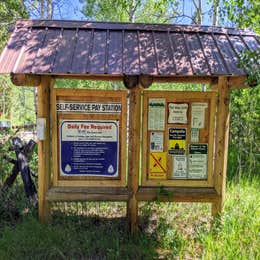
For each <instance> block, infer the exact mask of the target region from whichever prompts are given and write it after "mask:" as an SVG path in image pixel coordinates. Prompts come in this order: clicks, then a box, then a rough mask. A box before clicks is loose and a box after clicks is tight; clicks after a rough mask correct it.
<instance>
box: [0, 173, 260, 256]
mask: <svg viewBox="0 0 260 260" xmlns="http://www.w3.org/2000/svg"><path fill="white" fill-rule="evenodd" d="M259 184H260V178H259V177H254V178H251V179H243V178H242V179H241V180H240V182H239V183H238V182H235V181H233V182H231V183H229V184H228V186H227V196H226V207H225V212H224V213H223V215H222V218H221V221H219V220H213V219H212V218H211V216H210V205H209V204H202V203H194V204H191V203H158V202H154V203H143V204H140V208H139V211H140V232H139V233H138V234H137V235H135V236H130V235H129V234H128V232H127V222H126V218H125V204H122V203H72V204H55V205H53V220H52V222H51V224H50V225H42V224H39V223H38V221H37V210H35V209H30V208H28V205H27V210H26V211H24V212H23V213H22V216H21V217H20V219H19V221H18V222H16V224H15V225H14V224H13V223H9V224H7V222H5V223H3V222H2V221H1V228H0V259H158V258H165V259H176V258H177V259H195V258H202V259H260V219H259V216H260V201H259V198H260V190H259Z"/></svg>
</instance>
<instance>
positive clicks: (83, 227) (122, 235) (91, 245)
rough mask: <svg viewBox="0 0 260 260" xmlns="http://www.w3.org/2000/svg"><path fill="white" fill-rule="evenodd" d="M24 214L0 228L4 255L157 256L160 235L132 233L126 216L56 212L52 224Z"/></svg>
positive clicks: (0, 254) (148, 257) (95, 257)
mask: <svg viewBox="0 0 260 260" xmlns="http://www.w3.org/2000/svg"><path fill="white" fill-rule="evenodd" d="M33 215H34V214H32V215H30V216H28V215H27V216H26V217H23V220H21V221H20V223H19V224H17V225H16V227H12V226H6V227H5V228H4V229H3V230H2V232H1V234H0V235H1V239H0V256H1V257H0V258H1V259H4V258H6V259H158V257H159V255H158V251H157V248H158V246H159V243H160V242H159V240H158V238H159V236H158V234H157V231H156V230H154V232H153V233H149V234H148V233H145V232H139V233H138V234H136V235H134V236H131V235H130V234H129V233H128V231H127V220H126V218H125V217H121V218H111V219H110V218H101V217H99V216H87V217H86V216H73V215H72V216H65V215H64V214H60V213H58V212H56V213H55V214H54V215H53V218H52V222H51V224H49V225H42V224H40V223H39V222H38V221H37V219H36V216H33Z"/></svg>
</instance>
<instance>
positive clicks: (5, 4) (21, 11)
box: [0, 0, 28, 50]
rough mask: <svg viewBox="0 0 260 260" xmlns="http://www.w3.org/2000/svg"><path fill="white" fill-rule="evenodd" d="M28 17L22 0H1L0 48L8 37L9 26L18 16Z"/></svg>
mask: <svg viewBox="0 0 260 260" xmlns="http://www.w3.org/2000/svg"><path fill="white" fill-rule="evenodd" d="M26 17H28V15H27V13H26V10H25V8H24V5H23V4H22V1H19V0H5V1H0V25H1V29H0V50H1V49H2V47H3V45H4V43H5V42H6V40H7V38H8V28H9V26H10V25H12V24H14V23H15V21H16V20H17V19H18V18H26Z"/></svg>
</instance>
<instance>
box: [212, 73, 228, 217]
mask: <svg viewBox="0 0 260 260" xmlns="http://www.w3.org/2000/svg"><path fill="white" fill-rule="evenodd" d="M227 85H228V80H227V78H226V77H219V82H218V92H219V101H218V112H217V128H216V129H217V130H216V150H215V172H214V186H215V189H216V191H217V193H218V195H219V196H220V197H219V199H218V201H217V202H215V203H213V204H212V215H213V216H215V215H217V214H219V213H221V212H222V211H223V208H224V199H225V190H226V171H227V154H228V137H229V117H230V114H229V91H228V87H227Z"/></svg>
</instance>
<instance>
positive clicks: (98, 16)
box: [81, 0, 178, 23]
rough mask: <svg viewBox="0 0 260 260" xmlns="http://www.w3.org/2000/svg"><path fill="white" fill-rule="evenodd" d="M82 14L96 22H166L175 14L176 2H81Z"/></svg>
mask: <svg viewBox="0 0 260 260" xmlns="http://www.w3.org/2000/svg"><path fill="white" fill-rule="evenodd" d="M81 2H82V3H85V4H84V7H83V11H82V12H83V14H84V15H85V16H86V17H87V18H90V19H94V20H97V21H115V22H150V23H152V22H166V21H168V22H169V21H170V20H171V19H172V17H174V15H175V14H176V13H177V11H176V10H177V7H178V1H176V0H170V1H169V0H168V1H167V0H159V1H158V0H152V1H151V0H149V1H148V0H145V1H140V0H131V1H127V0H98V1H96V0H82V1H81Z"/></svg>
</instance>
